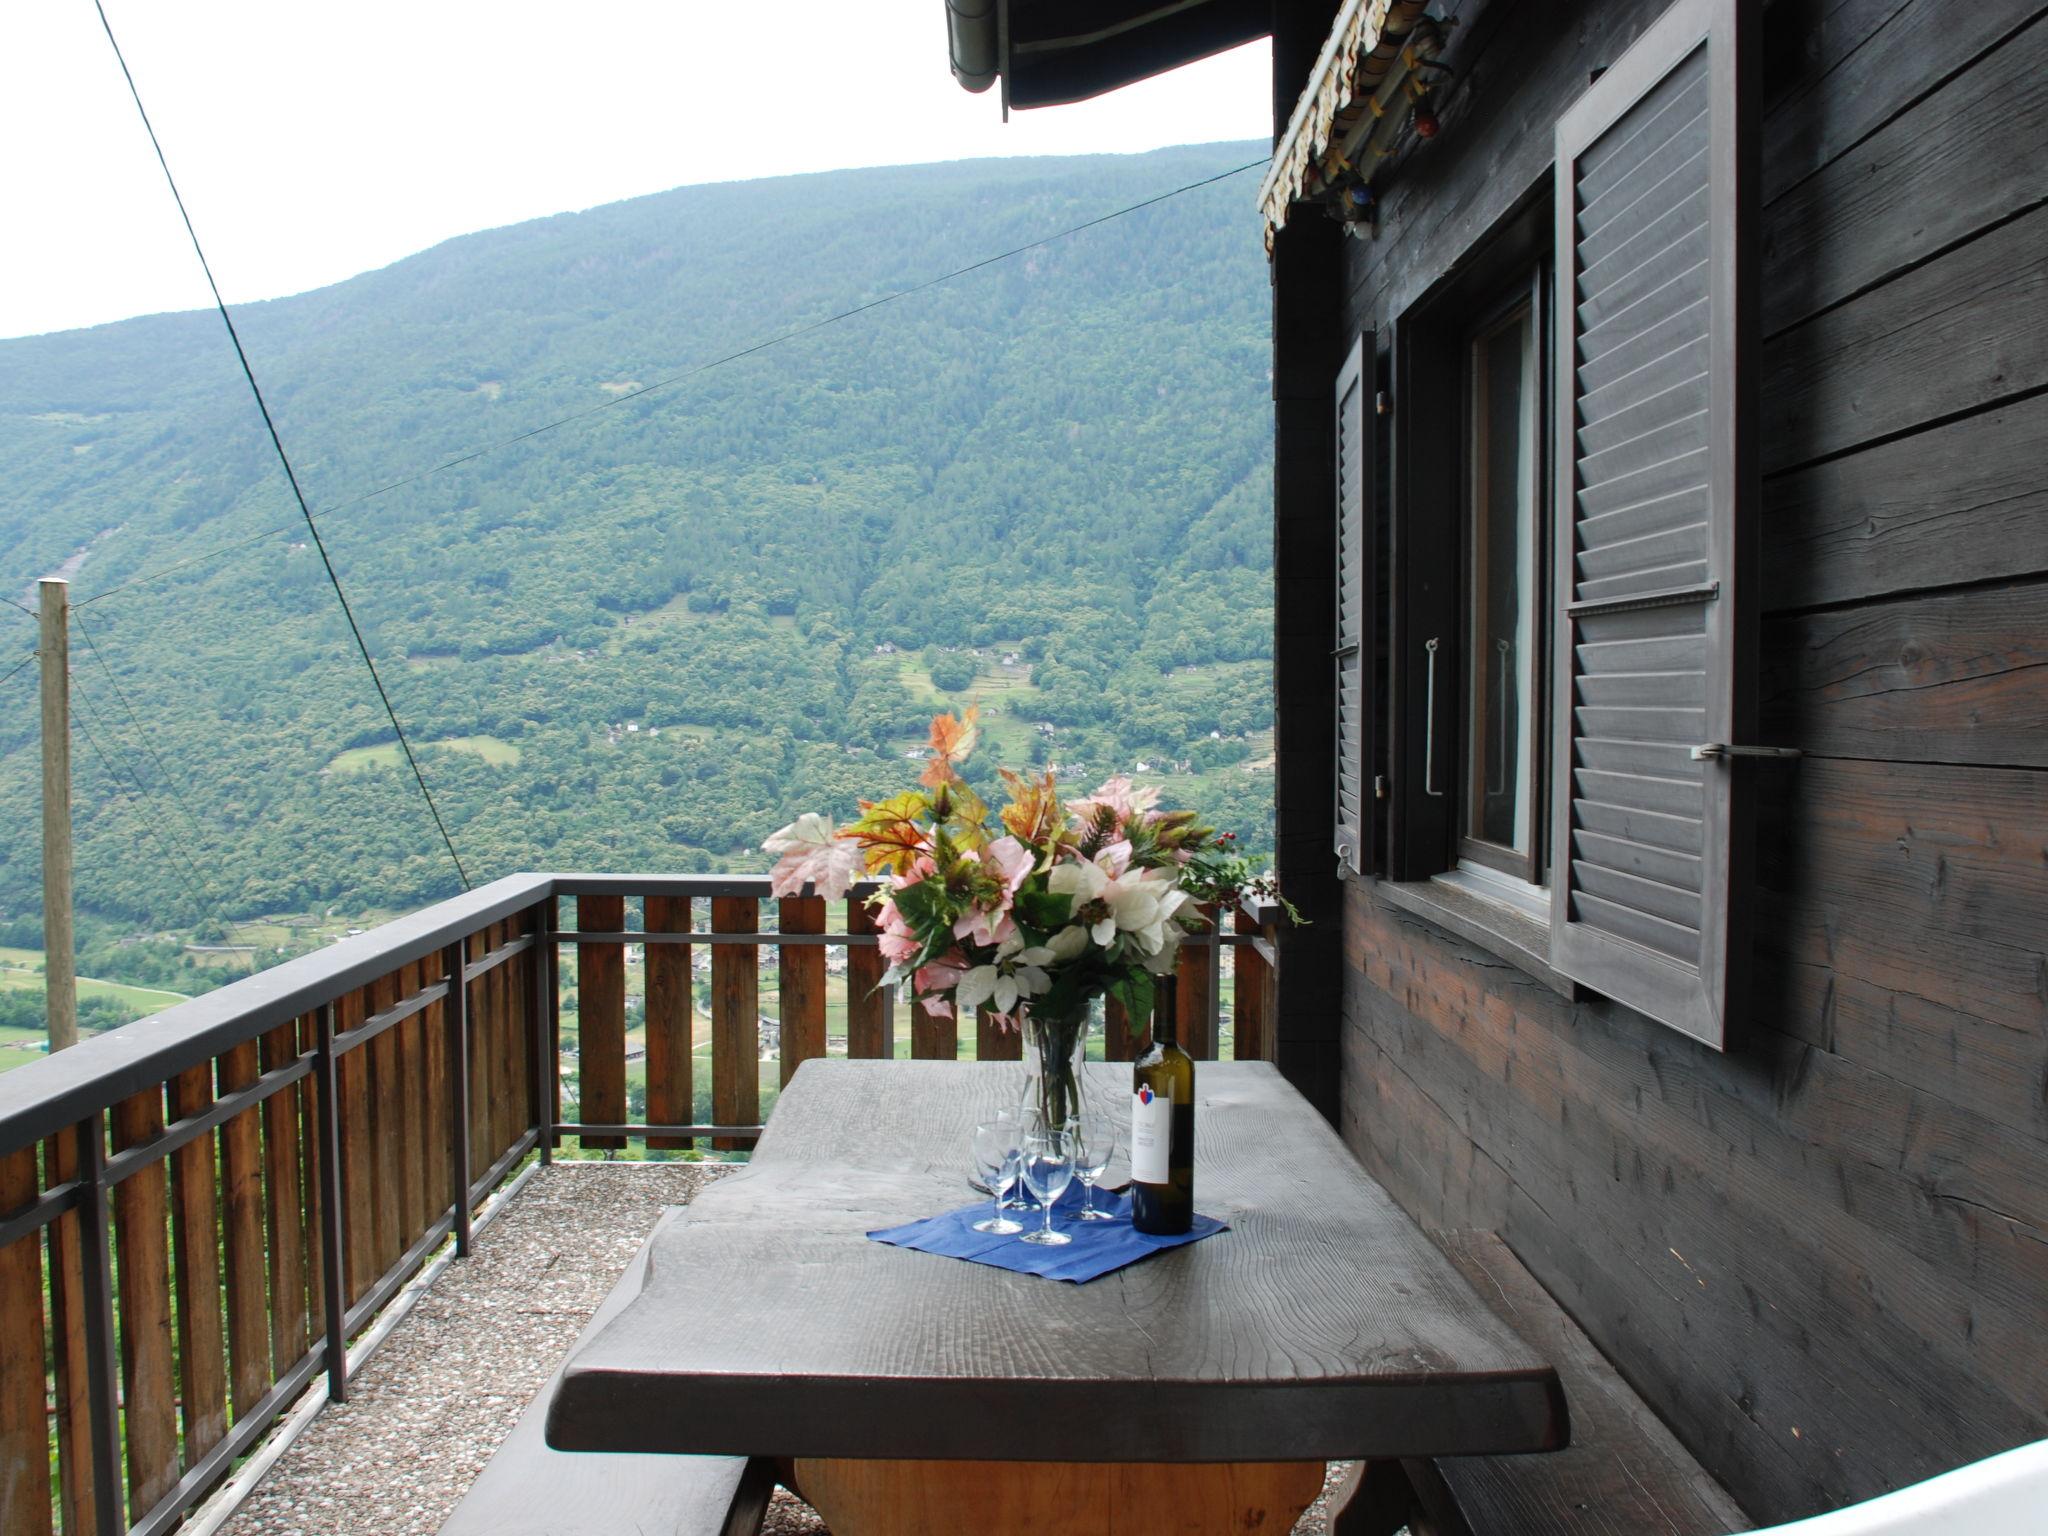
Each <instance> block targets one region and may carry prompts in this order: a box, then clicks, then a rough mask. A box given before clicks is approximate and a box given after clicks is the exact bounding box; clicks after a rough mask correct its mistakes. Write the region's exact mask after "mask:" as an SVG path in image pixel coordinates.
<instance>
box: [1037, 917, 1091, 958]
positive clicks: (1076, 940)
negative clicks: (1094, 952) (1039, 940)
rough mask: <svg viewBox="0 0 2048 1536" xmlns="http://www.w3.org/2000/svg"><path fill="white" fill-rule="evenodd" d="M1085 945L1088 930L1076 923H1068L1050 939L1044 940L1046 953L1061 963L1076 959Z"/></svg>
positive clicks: (1086, 945)
mask: <svg viewBox="0 0 2048 1536" xmlns="http://www.w3.org/2000/svg"><path fill="white" fill-rule="evenodd" d="M1087 947H1088V930H1087V929H1086V928H1083V927H1081V926H1080V925H1078V924H1076V923H1069V924H1068V925H1067V926H1066V927H1064V928H1062V929H1061V930H1060V931H1059V932H1058V933H1056V934H1054V935H1053V936H1052V937H1051V938H1050V939H1048V940H1046V944H1045V948H1046V951H1047V953H1049V954H1050V955H1051V956H1052V958H1053V959H1054V960H1056V961H1059V962H1061V963H1065V962H1066V961H1068V960H1073V959H1076V958H1077V957H1079V955H1080V954H1081V952H1082V951H1083V950H1085V949H1086V948H1087ZM1040 963H1041V964H1043V963H1044V962H1042V961H1041V962H1040Z"/></svg>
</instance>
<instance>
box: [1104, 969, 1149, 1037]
mask: <svg viewBox="0 0 2048 1536" xmlns="http://www.w3.org/2000/svg"><path fill="white" fill-rule="evenodd" d="M1109 995H1110V996H1111V997H1113V998H1115V999H1116V1000H1117V1001H1118V1002H1119V1003H1121V1004H1123V1010H1124V1018H1125V1019H1126V1020H1127V1021H1129V1027H1130V1029H1131V1032H1132V1033H1133V1034H1139V1033H1142V1032H1143V1031H1144V1028H1145V1026H1146V1024H1147V1023H1149V1022H1150V1021H1151V1018H1152V973H1151V972H1150V971H1148V970H1146V969H1145V968H1144V967H1143V966H1134V967H1132V968H1131V969H1130V970H1128V971H1125V972H1124V973H1123V975H1122V976H1120V977H1119V978H1118V979H1117V980H1116V981H1114V982H1112V983H1111V984H1110V988H1109Z"/></svg>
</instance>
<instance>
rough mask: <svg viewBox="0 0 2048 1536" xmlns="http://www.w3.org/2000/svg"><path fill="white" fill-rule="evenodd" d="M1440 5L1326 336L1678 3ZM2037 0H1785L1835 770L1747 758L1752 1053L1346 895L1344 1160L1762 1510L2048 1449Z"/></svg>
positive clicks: (1774, 182) (1543, 156)
mask: <svg viewBox="0 0 2048 1536" xmlns="http://www.w3.org/2000/svg"><path fill="white" fill-rule="evenodd" d="M1446 8H1447V9H1449V10H1451V11H1453V12H1458V13H1461V14H1460V17H1459V21H1460V24H1459V25H1458V27H1457V28H1456V29H1455V30H1454V32H1453V34H1452V38H1453V41H1452V45H1451V48H1450V50H1449V52H1448V54H1447V57H1448V58H1449V60H1450V61H1451V62H1452V63H1453V64H1454V65H1455V66H1456V67H1457V68H1458V70H1459V78H1458V83H1457V85H1456V86H1455V88H1453V89H1452V90H1450V91H1449V92H1447V93H1446V94H1445V99H1444V101H1443V102H1442V104H1441V107H1440V110H1441V116H1442V125H1443V126H1442V131H1441V134H1440V135H1439V136H1438V137H1437V138H1436V139H1435V140H1434V141H1433V142H1432V143H1430V144H1429V145H1427V146H1426V147H1424V148H1423V149H1422V150H1421V152H1420V153H1418V154H1415V155H1413V156H1412V157H1410V159H1409V160H1408V162H1407V163H1406V164H1405V165H1403V166H1402V167H1401V168H1400V170H1399V173H1398V177H1397V179H1396V182H1395V184H1394V185H1393V186H1392V188H1391V189H1390V193H1389V195H1388V196H1387V198H1386V199H1385V202H1384V206H1383V219H1382V227H1381V230H1380V234H1379V237H1378V238H1377V239H1376V240H1374V241H1346V242H1344V250H1345V254H1344V257H1343V261H1344V264H1345V275H1344V277H1343V279H1342V284H1341V287H1342V293H1341V296H1332V297H1331V298H1329V299H1326V300H1325V302H1326V303H1339V304H1341V326H1340V328H1339V336H1338V337H1337V338H1336V339H1335V341H1334V342H1333V346H1332V355H1333V356H1334V355H1335V354H1336V350H1337V347H1338V346H1341V344H1342V342H1343V340H1345V339H1348V338H1349V337H1350V336H1351V335H1353V334H1355V333H1356V332H1357V331H1358V330H1360V329H1361V328H1370V329H1374V330H1376V331H1377V332H1378V333H1379V335H1380V336H1381V338H1382V339H1383V343H1384V338H1386V336H1387V334H1388V325H1389V322H1390V321H1392V320H1394V319H1395V318H1396V317H1398V316H1399V315H1400V313H1401V312H1402V310H1403V309H1404V308H1405V307H1406V306H1407V305H1408V304H1409V303H1410V302H1411V301H1413V300H1414V299H1415V298H1416V297H1417V296H1418V295H1420V294H1422V293H1423V292H1424V291H1425V290H1426V289H1427V288H1428V287H1429V286H1430V285H1431V284H1432V283H1433V282H1435V281H1436V280H1437V279H1438V278H1439V277H1441V276H1442V275H1443V273H1444V270H1445V266H1446V263H1447V262H1449V261H1451V260H1452V259H1453V258H1455V257H1456V256H1458V255H1459V254H1460V253H1462V252H1464V251H1465V250H1467V249H1468V248H1470V246H1471V245H1472V243H1473V242H1474V241H1475V239H1477V238H1478V237H1479V236H1480V235H1482V234H1483V233H1484V232H1485V231H1486V230H1488V229H1489V227H1491V226H1492V225H1493V224H1494V223H1495V221H1496V220H1497V219H1499V217H1500V216H1501V214H1502V213H1503V212H1504V211H1505V210H1506V209H1507V208H1508V207H1509V206H1510V205H1511V204H1512V203H1513V202H1514V201H1515V200H1516V199H1517V198H1518V197H1519V196H1521V195H1522V194H1523V193H1525V192H1526V191H1527V190H1528V189H1530V188H1531V187H1532V186H1534V185H1535V184H1536V183H1537V182H1538V181H1539V179H1540V178H1541V177H1542V176H1543V175H1544V174H1545V172H1546V170H1547V167H1548V163H1549V158H1550V154H1551V129H1552V125H1553V123H1554V121H1555V119H1556V117H1557V115H1558V113H1559V111H1560V110H1561V109H1562V108H1563V107H1564V106H1565V105H1566V104H1567V103H1568V102H1569V101H1571V100H1572V99H1573V98H1574V97H1576V96H1577V95H1578V94H1579V93H1580V92H1581V91H1582V90H1584V88H1585V86H1586V84H1587V81H1588V79H1589V77H1590V74H1591V72H1592V71H1594V70H1597V69H1599V68H1601V67H1602V66H1604V65H1606V64H1608V63H1610V62H1611V61H1612V60H1613V59H1615V58H1616V57H1617V56H1618V55H1619V54H1620V53H1621V52H1622V51H1623V49H1624V48H1625V47H1626V46H1627V45H1628V43H1629V42H1630V41H1631V40H1632V39H1634V38H1635V37H1636V36H1638V35H1639V34H1640V33H1641V32H1642V30H1643V28H1644V27H1645V26H1646V25H1647V24H1648V23H1649V22H1650V21H1651V20H1653V19H1654V18H1655V17H1656V16H1657V15H1658V14H1659V13H1660V11H1661V10H1662V8H1663V5H1662V0H1587V3H1585V4H1583V5H1579V6H1574V7H1566V6H1560V5H1552V4H1532V3H1526V0H1524V3H1508V0H1495V3H1493V4H1490V5H1489V4H1482V3H1479V0H1465V3H1463V4H1455V3H1454V4H1451V5H1449V6H1448V7H1446ZM2043 11H2044V7H2043V6H2042V4H2041V3H2040V0H1999V3H1992V4H1962V3H1943V0H1779V3H1777V4H1774V5H1772V6H1771V7H1770V8H1769V9H1768V10H1767V12H1766V35H1765V41H1764V53H1765V58H1766V71H1765V74H1766V80H1765V92H1764V114H1765V115H1764V135H1763V147H1764V157H1765V168H1764V182H1763V189H1762V190H1763V205H1764V217H1763V229H1762V240H1763V280H1764V288H1765V294H1764V309H1763V334H1764V337H1765V344H1764V350H1763V357H1762V367H1763V370H1764V372H1763V376H1762V396H1763V417H1764V436H1763V451H1762V461H1763V471H1764V474H1765V477H1766V478H1765V484H1764V506H1763V517H1762V522H1763V536H1764V541H1765V547H1764V566H1765V570H1766V572H1767V575H1766V578H1765V596H1766V599H1767V611H1766V616H1765V620H1764V628H1763V637H1764V638H1763V675H1764V694H1763V697H1764V701H1765V702H1764V712H1765V716H1764V717H1765V736H1764V739H1765V740H1766V741H1767V742H1770V743H1774V744H1781V745H1787V746H1797V747H1801V748H1803V749H1804V750H1805V752H1806V757H1805V758H1804V760H1803V761H1802V762H1800V763H1798V764H1797V765H1795V766H1793V767H1791V768H1789V769H1766V770H1764V773H1765V774H1766V775H1774V776H1775V777H1764V778H1760V780H1759V782H1761V783H1763V784H1765V785H1766V786H1767V790H1766V802H1765V808H1764V812H1763V817H1762V820H1763V827H1762V832H1761V838H1760V841H1761V849H1760V855H1759V860H1758V868H1759V872H1758V876H1757V884H1758V889H1757V890H1756V891H1755V892H1754V893H1753V897H1752V898H1751V899H1753V900H1754V902H1755V903H1756V914H1757V917H1758V921H1757V923H1756V930H1757V936H1758V939H1757V942H1758V946H1759V949H1760V955H1759V964H1758V967H1757V970H1758V975H1757V978H1756V983H1755V985H1754V987H1753V988H1752V992H1751V996H1750V1000H1749V1003H1748V1005H1747V1007H1746V1009H1745V1010H1744V1012H1743V1013H1742V1015H1741V1016H1740V1017H1739V1018H1738V1020H1737V1029H1738V1033H1737V1034H1736V1035H1735V1037H1734V1038H1733V1039H1732V1040H1731V1049H1730V1050H1729V1051H1728V1052H1727V1054H1725V1055H1721V1054H1717V1053H1715V1052H1713V1051H1710V1050H1707V1049H1705V1048H1703V1047H1700V1046H1698V1045H1695V1044H1694V1043H1693V1042H1691V1041H1689V1040H1687V1039H1685V1038H1684V1037H1682V1036H1680V1035H1678V1034H1676V1033H1674V1032H1673V1031H1671V1030H1669V1029H1665V1028H1662V1027H1659V1026H1657V1025H1655V1024H1652V1023H1650V1022H1649V1021H1647V1020H1645V1019H1643V1018H1641V1017H1638V1016H1636V1015H1634V1014H1632V1013H1630V1012H1629V1011H1627V1010H1626V1009H1623V1008H1620V1007H1618V1006H1616V1005H1613V1004H1610V1003H1606V1002H1604V1001H1600V1000H1597V999H1595V1000H1588V1001H1583V1002H1580V1003H1577V1004H1573V1003H1569V1002H1567V1001H1565V1000H1564V998H1562V997H1561V996H1560V995H1559V994H1558V993H1557V992H1555V991H1552V990H1550V989H1549V988H1548V987H1546V986H1545V985H1543V984H1542V983H1540V982H1538V981H1537V980H1535V979H1533V978H1532V977H1530V976H1529V975H1527V974H1525V973H1524V972H1523V971H1521V970H1519V969H1517V968H1515V967H1514V966H1512V965H1509V964H1507V963H1506V962H1504V961H1502V960H1499V959H1496V958H1494V957H1493V956H1492V955H1490V954H1487V953H1484V952H1482V951H1480V950H1478V949H1475V948H1474V947H1472V946H1471V945H1469V944H1467V943H1464V942H1462V941H1460V940H1458V939H1455V938H1453V937H1451V936H1450V935H1449V934H1448V933H1446V932H1444V931H1443V930H1441V929H1439V928H1436V927H1434V926H1432V925H1430V924H1429V923H1427V922H1425V921H1422V920H1420V919H1418V918H1415V917H1411V916H1409V915H1407V914H1406V913H1405V912H1403V911H1400V910H1397V909H1395V908H1394V907H1393V906H1391V905H1389V904H1387V903H1385V902H1384V901H1382V900H1379V899H1377V898H1376V896H1375V894H1374V889H1373V886H1372V884H1371V883H1370V882H1367V881H1351V882H1349V883H1347V885H1346V886H1345V889H1344V894H1343V897H1342V904H1343V936H1344V957H1343V967H1342V969H1343V979H1342V988H1341V991H1342V1013H1343V1041H1342V1065H1341V1123H1342V1129H1343V1132H1344V1134H1345V1136H1346V1138H1347V1139H1348V1141H1349V1143H1350V1145H1351V1146H1352V1147H1353V1149H1354V1150H1355V1151H1356V1152H1357V1154H1358V1155H1359V1157H1360V1158H1362V1159H1363V1160H1364V1162H1365V1164H1366V1166H1367V1167H1368V1168H1369V1169H1370V1170H1371V1171H1372V1172H1373V1173H1375V1174H1376V1175H1377V1176H1378V1177H1380V1178H1381V1179H1382V1180H1383V1181H1384V1182H1385V1183H1386V1184H1387V1185H1388V1187H1389V1188H1391V1189H1392V1190H1393V1191H1394V1192H1395V1193H1396V1195H1397V1196H1398V1197H1399V1198H1400V1199H1401V1200H1402V1201H1403V1202H1404V1203H1405V1204H1406V1205H1407V1206H1408V1207H1409V1209H1410V1210H1411V1211H1413V1212H1414V1213H1415V1214H1416V1215H1417V1216H1418V1217H1419V1218H1420V1219H1421V1220H1423V1221H1424V1222H1426V1223H1431V1224H1438V1225H1446V1226H1478V1227H1486V1228H1493V1229H1497V1230H1498V1231H1500V1232H1501V1233H1502V1235H1503V1236H1504V1237H1505V1238H1506V1240H1507V1241H1508V1242H1509V1243H1510V1245H1511V1246H1512V1247H1513V1248H1514V1249H1515V1251H1516V1252H1517V1253H1518V1254H1519V1255H1520V1256H1521V1258H1522V1259H1523V1261H1524V1262H1525V1263H1526V1264H1527V1265H1528V1266H1529V1268H1530V1269H1531V1270H1532V1271H1534V1273H1535V1274H1536V1275H1537V1276H1538V1277H1539V1278H1540V1279H1541V1280H1542V1281H1543V1283H1544V1284H1545V1285H1546V1286H1548V1287H1549V1288H1550V1289H1551V1291H1552V1292H1553V1293H1554V1294H1555V1295H1556V1296H1557V1297H1558V1298H1559V1299H1560V1300H1561V1301H1562V1302H1563V1303H1564V1304H1565V1305H1566V1306H1567V1307H1568V1308H1569V1309H1570V1311H1571V1312H1572V1314H1573V1315H1574V1316H1575V1317H1576V1318H1577V1319H1578V1320H1579V1322H1580V1323H1581V1324H1582V1325H1583V1326H1584V1327H1585V1328H1586V1330H1587V1332H1588V1333H1590V1334H1591V1335H1592V1336H1593V1338H1594V1339H1595V1340H1596V1341H1597V1342H1598V1343H1599V1345H1600V1346H1601V1348H1602V1349H1603V1350H1605V1351H1606V1352H1607V1353H1608V1354H1609V1355H1610V1356H1611V1357H1612V1358H1613V1359H1614V1361H1615V1362H1616V1363H1617V1365H1618V1366H1619V1367H1620V1369H1621V1370H1622V1372H1623V1374H1624V1375H1626V1376H1627V1377H1628V1379H1629V1380H1630V1381H1631V1383H1632V1384H1633V1385H1635V1386H1636V1387H1637V1388H1638V1390H1640V1391H1641V1392H1642V1393H1643V1394H1644V1396H1645V1397H1646V1398H1647V1399H1648V1400H1649V1401H1650V1402H1651V1403H1652V1404H1654V1405H1655V1407H1656V1408H1657V1410H1658V1411H1659V1412H1660V1413H1661V1414H1662V1415H1663V1416H1664V1417H1665V1418H1666V1419H1667V1420H1668V1421H1669V1422H1670V1423H1671V1424H1672V1426H1673V1427H1674V1428H1675V1429H1676V1430H1677V1431H1678V1432H1679V1434H1680V1435H1681V1436H1682V1438H1683V1439H1684V1440H1685V1441H1686V1443H1687V1444H1688V1445H1689V1446H1690V1448H1691V1449H1692V1450H1693V1451H1694V1452H1695V1453H1696V1454H1698V1455H1699V1456H1700V1457H1701V1459H1702V1460H1703V1461H1704V1462H1705V1464H1706V1465H1707V1466H1708V1467H1709V1468H1710V1469H1711V1470H1712V1471H1713V1472H1714V1473H1715V1474H1716V1475H1717V1476H1718V1477H1719V1478H1721V1479H1722V1480H1723V1481H1724V1482H1725V1483H1726V1484H1727V1486H1728V1487H1729V1489H1730V1490H1731V1491H1732V1492H1733V1493H1734V1494H1735V1495H1736V1497H1737V1498H1738V1499H1739V1500H1740V1501H1741V1502H1742V1503H1743V1505H1744V1506H1745V1507H1746V1508H1747V1509H1748V1510H1749V1511H1750V1513H1751V1514H1752V1515H1754V1516H1756V1517H1757V1518H1758V1519H1760V1520H1767V1521H1777V1520H1782V1519H1787V1518H1791V1517H1795V1516H1799V1515H1803V1514H1808V1513H1811V1512H1814V1511H1816V1510H1820V1509H1823V1508H1832V1507H1835V1506H1838V1505H1840V1504H1843V1503H1845V1502H1848V1501H1852V1500H1856V1499H1861V1498H1864V1497H1867V1496H1870V1495H1872V1494H1876V1493H1879V1492H1881V1491H1883V1490H1885V1489H1887V1488H1890V1487H1895V1486H1898V1485H1900V1484H1903V1483H1908V1482H1911V1481H1914V1480H1916V1479H1919V1478H1921V1477H1924V1476H1927V1475H1930V1474H1932V1473H1935V1472H1939V1471H1942V1470H1944V1469H1947V1468H1950V1467H1953V1466H1956V1465H1958V1464H1961V1463H1964V1462H1967V1461H1970V1460H1973V1459H1976V1458H1978V1457H1981V1456H1984V1455H1987V1454H1989V1453H1991V1452H1994V1451H1998V1450H2000V1449H2003V1448H2006V1447H2009V1446H2013V1445H2016V1444H2019V1443H2022V1442H2025V1441H2029V1440H2033V1439H2037V1438H2040V1437H2042V1436H2044V1435H2048V1333H2044V1326H2043V1325H2044V1319H2048V957H2044V948H2048V670H2044V666H2048V19H2044V17H2043ZM1303 217H1306V218H1314V217H1315V216H1314V215H1312V214H1311V215H1303ZM1289 233H1292V231H1290V232H1289ZM1282 276H1283V279H1284V277H1285V273H1284V272H1283V274H1282ZM1297 307H1298V306H1297ZM1286 308H1287V306H1286V305H1285V304H1283V305H1282V306H1281V309H1282V311H1283V312H1284V311H1285V310H1286ZM1334 371H1335V364H1334V362H1333V363H1332V364H1331V365H1330V373H1331V374H1332V375H1334ZM1324 398H1325V400H1326V401H1327V398H1328V396H1327V393H1325V396H1324ZM1325 408H1326V409H1327V406H1326V407H1325ZM1287 451H1288V450H1287V443H1286V441H1285V438H1284V437H1283V440H1282V444H1281V452H1282V459H1283V462H1282V463H1281V466H1280V480H1281V483H1282V485H1283V486H1284V485H1286V484H1287V483H1288V479H1289V475H1290V467H1289V465H1288V464H1287V463H1286V462H1285V457H1286V454H1287ZM1327 518H1328V514H1327V512H1326V513H1325V523H1324V529H1325V532H1324V535H1323V538H1324V542H1325V543H1327V542H1328V539H1329V533H1328V529H1329V523H1328V521H1327ZM1283 606H1284V604H1283ZM1284 672H1285V663H1284V660H1283V677H1282V682H1281V687H1282V690H1283V695H1284V693H1285V691H1286V690H1287V688H1288V687H1289V686H1290V679H1289V678H1287V677H1286V676H1285V675H1284ZM1323 675H1324V676H1325V677H1327V675H1328V674H1327V669H1326V667H1325V669H1324V671H1323ZM1299 681H1300V679H1299V678H1298V676H1297V677H1296V678H1295V679H1293V680H1292V683H1293V685H1294V686H1297V687H1298V686H1299ZM1325 686H1326V687H1327V684H1326V685H1325ZM1283 703H1284V700H1283ZM1322 707H1323V708H1325V710H1326V711H1327V707H1328V706H1327V696H1326V697H1325V702H1324V705H1323V706H1322ZM1325 782H1326V783H1327V780H1326V781H1325ZM1325 793H1327V791H1325Z"/></svg>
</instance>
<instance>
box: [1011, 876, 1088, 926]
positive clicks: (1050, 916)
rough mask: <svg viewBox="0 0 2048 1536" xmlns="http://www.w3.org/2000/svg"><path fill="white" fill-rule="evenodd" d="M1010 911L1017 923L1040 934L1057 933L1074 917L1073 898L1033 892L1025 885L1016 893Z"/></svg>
mask: <svg viewBox="0 0 2048 1536" xmlns="http://www.w3.org/2000/svg"><path fill="white" fill-rule="evenodd" d="M1012 910H1013V912H1014V914H1015V916H1016V919H1017V921H1018V922H1019V923H1021V924H1024V925H1025V926H1027V927H1031V928H1036V929H1038V930H1039V931H1040V932H1041V933H1057V932H1058V931H1059V930H1060V929H1062V928H1064V927H1066V926H1067V920H1068V919H1069V918H1071V917H1072V916H1073V915H1074V898H1073V897H1071V896H1061V895H1059V894H1057V893H1056V892H1053V891H1045V890H1033V889H1032V888H1031V887H1030V886H1028V885H1027V886H1025V887H1024V888H1023V889H1022V890H1020V891H1019V892H1017V897H1016V900H1015V902H1014V903H1012Z"/></svg>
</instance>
